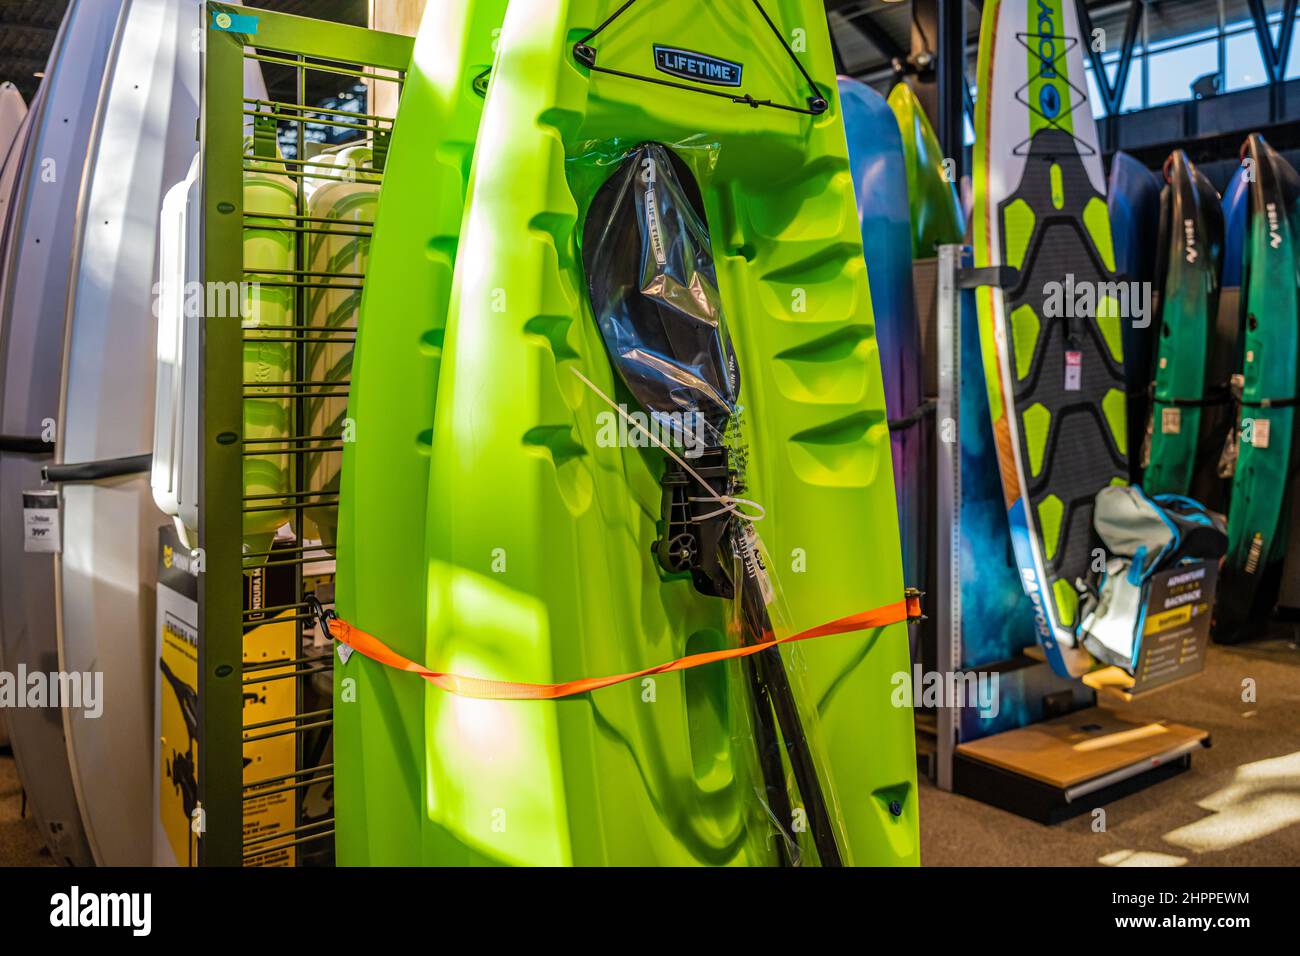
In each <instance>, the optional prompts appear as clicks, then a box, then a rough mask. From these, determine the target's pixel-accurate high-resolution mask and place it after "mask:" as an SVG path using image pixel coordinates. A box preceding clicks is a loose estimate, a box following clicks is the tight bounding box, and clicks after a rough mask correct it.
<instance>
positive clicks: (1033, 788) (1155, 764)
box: [953, 707, 1210, 823]
mask: <svg viewBox="0 0 1300 956" xmlns="http://www.w3.org/2000/svg"><path fill="white" fill-rule="evenodd" d="M1209 737H1210V735H1209V734H1208V733H1207V732H1206V731H1204V730H1199V729H1198V728H1195V727H1188V726H1185V725H1183V724H1175V723H1170V722H1166V721H1159V722H1154V723H1142V722H1136V721H1132V720H1127V719H1125V718H1123V717H1119V716H1117V715H1116V714H1114V713H1112V712H1110V711H1107V710H1103V709H1101V708H1099V707H1091V708H1088V709H1087V710H1081V711H1077V712H1075V713H1073V714H1069V715H1068V716H1066V717H1059V718H1057V719H1055V720H1049V721H1044V722H1043V723H1039V724H1032V725H1030V726H1028V727H1021V728H1019V729H1017V730H1009V731H1006V732H1005V733H1001V734H994V735H993V736H991V737H985V738H983V739H982V740H976V741H972V742H970V743H964V744H960V745H959V746H958V747H957V752H956V758H955V764H954V778H953V789H955V790H956V791H957V792H958V793H964V794H966V795H967V796H972V797H975V798H976V799H979V800H983V801H984V802H986V803H991V804H993V805H994V806H999V807H1002V808H1003V809H1006V810H1010V811H1011V812H1013V813H1018V814H1020V815H1021V816H1027V817H1030V818H1031V819H1036V820H1040V821H1042V822H1044V823H1055V822H1058V821H1059V820H1064V819H1066V818H1068V817H1071V816H1074V815H1076V814H1078V813H1082V812H1084V811H1085V810H1087V809H1090V808H1092V807H1096V806H1099V805H1101V804H1103V803H1106V802H1109V801H1110V800H1114V799H1118V798H1119V797H1121V796H1126V795H1127V794H1129V793H1132V792H1134V791H1135V790H1138V789H1141V788H1143V787H1146V786H1149V785H1150V784H1151V783H1154V782H1157V781H1158V780H1164V779H1166V778H1167V777H1170V776H1172V775H1173V774H1175V773H1179V772H1181V771H1183V770H1185V769H1187V767H1188V766H1190V765H1191V755H1192V754H1193V753H1194V752H1195V751H1197V750H1199V749H1200V748H1201V747H1203V746H1209ZM1085 797H1086V798H1087V799H1086V800H1084V799H1083V798H1085ZM1080 801H1082V802H1080Z"/></svg>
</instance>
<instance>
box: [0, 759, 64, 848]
mask: <svg viewBox="0 0 1300 956" xmlns="http://www.w3.org/2000/svg"><path fill="white" fill-rule="evenodd" d="M22 808H23V788H22V785H21V784H20V783H19V782H18V767H17V766H16V765H15V764H14V758H13V755H12V754H10V752H9V749H8V748H7V747H6V748H3V749H0V866H53V865H54V861H53V860H52V859H51V857H50V854H49V852H48V851H47V850H46V849H45V845H44V844H43V843H42V842H41V835H40V833H39V832H38V831H37V829H36V823H35V821H33V820H32V818H31V817H30V816H28V817H26V818H24V817H23V816H22Z"/></svg>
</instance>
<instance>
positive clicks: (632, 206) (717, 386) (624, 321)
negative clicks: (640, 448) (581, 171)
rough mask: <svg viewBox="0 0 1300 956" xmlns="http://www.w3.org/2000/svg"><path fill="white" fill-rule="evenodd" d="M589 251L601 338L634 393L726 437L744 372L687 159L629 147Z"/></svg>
mask: <svg viewBox="0 0 1300 956" xmlns="http://www.w3.org/2000/svg"><path fill="white" fill-rule="evenodd" d="M582 253H583V256H582V258H583V265H584V266H585V268H586V272H587V285H588V291H589V292H590V295H591V307H592V310H593V311H594V312H595V315H596V322H597V324H598V325H599V327H600V334H601V337H602V338H603V339H604V341H605V348H606V349H607V350H608V351H609V355H610V359H611V360H612V361H613V363H614V367H615V368H616V369H617V370H618V373H619V375H620V376H621V377H622V379H623V382H624V383H625V384H626V385H627V387H628V390H629V391H630V392H631V393H632V395H633V397H635V398H636V400H637V401H638V402H639V403H640V404H641V405H642V406H643V407H644V408H645V409H646V411H648V412H650V413H651V414H656V415H663V414H669V413H672V414H683V413H689V414H690V415H691V416H692V417H694V416H695V415H699V416H701V417H702V418H703V420H704V422H705V423H706V424H707V425H708V426H710V428H711V429H712V430H713V431H714V432H715V433H721V432H722V431H723V430H724V428H725V425H726V422H727V420H728V419H729V418H730V417H731V416H732V414H733V413H734V412H735V408H736V400H737V398H738V396H739V393H740V371H739V368H738V366H737V364H736V354H735V352H734V351H733V349H732V347H731V339H730V337H729V336H728V334H727V327H726V321H725V319H724V317H723V313H722V297H721V296H720V295H719V294H718V278H717V272H716V270H715V268H714V264H713V251H712V249H711V248H710V245H709V229H708V223H707V222H706V221H705V218H704V204H703V200H702V198H701V196H700V190H699V186H698V185H697V183H696V182H695V178H694V177H693V176H692V175H691V172H690V170H689V169H688V168H687V167H686V164H685V163H683V162H682V161H681V159H680V158H679V157H678V156H677V155H676V154H674V153H673V152H672V151H671V150H669V149H668V148H667V147H665V146H663V145H661V144H659V143H645V144H643V145H641V146H638V147H637V148H636V149H634V150H632V151H631V152H630V153H628V155H627V156H626V158H624V160H623V162H622V163H621V164H620V165H619V166H618V168H617V169H616V170H615V171H614V174H613V175H612V176H610V178H609V179H608V180H607V181H606V182H605V184H604V185H603V186H602V187H601V188H600V190H599V191H598V192H597V193H596V195H595V198H594V199H593V200H592V203H591V207H590V209H589V210H588V212H587V221H586V224H585V226H584V228H583V242H582ZM687 427H688V428H689V427H691V426H690V425H689V424H688V425H687Z"/></svg>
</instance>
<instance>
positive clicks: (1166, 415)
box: [1160, 408, 1183, 435]
mask: <svg viewBox="0 0 1300 956" xmlns="http://www.w3.org/2000/svg"><path fill="white" fill-rule="evenodd" d="M1182 430H1183V410H1182V409H1181V408H1162V409H1160V434H1162V435H1178V434H1181V433H1182Z"/></svg>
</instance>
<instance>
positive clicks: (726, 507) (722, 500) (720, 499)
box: [569, 366, 767, 523]
mask: <svg viewBox="0 0 1300 956" xmlns="http://www.w3.org/2000/svg"><path fill="white" fill-rule="evenodd" d="M569 370H570V371H571V372H573V374H574V375H576V376H578V379H579V380H580V381H581V382H582V383H583V384H584V385H586V386H587V387H588V388H589V389H591V390H592V391H593V392H595V393H596V394H597V395H599V396H600V397H601V398H602V399H603V400H604V402H605V404H606V405H608V406H609V407H610V408H612V409H614V411H616V412H618V413H619V415H621V416H622V418H623V420H624V421H625V422H627V423H628V424H629V425H631V426H632V427H633V428H635V429H636V430H637V431H639V432H641V433H642V434H644V435H645V436H646V437H647V438H649V439H650V441H652V442H653V443H654V444H656V445H658V446H659V447H660V448H662V449H663V450H664V451H665V452H666V453H667V454H668V455H669V456H670V457H671V458H672V459H673V461H675V462H677V464H679V465H681V466H682V468H684V469H686V472H687V473H688V474H689V475H690V476H691V477H692V478H694V479H695V480H696V481H698V482H699V483H700V485H701V486H702V487H703V488H704V490H705V491H707V492H708V493H709V494H708V497H707V498H689V499H687V500H689V501H716V502H717V503H718V504H720V505H722V507H721V508H719V509H718V510H717V511H710V512H709V513H708V514H706V515H699V516H698V517H696V518H695V519H694V520H696V521H704V520H705V519H707V518H716V517H717V516H718V515H721V514H727V513H728V512H730V513H731V514H733V515H735V516H736V517H737V518H739V519H740V520H741V521H749V522H751V523H752V522H754V521H762V520H763V519H764V518H766V517H767V509H766V508H764V507H763V506H762V505H760V504H759V503H758V502H757V501H754V500H753V499H752V498H736V497H733V496H732V495H719V494H717V493H715V492H714V490H713V488H712V487H711V486H710V485H709V483H708V482H707V481H705V480H704V479H703V478H701V477H700V475H699V473H698V472H697V471H696V470H695V469H694V468H692V467H691V466H690V465H688V464H687V463H686V461H685V459H683V458H682V456H681V455H679V454H677V452H675V451H673V450H672V449H671V448H669V447H668V446H667V445H665V444H664V443H663V442H662V441H660V440H659V438H658V437H657V436H656V435H654V434H653V433H652V432H651V431H650V430H649V429H648V428H646V427H645V426H644V425H642V424H641V423H640V422H638V421H636V420H634V419H633V418H632V416H631V415H629V414H628V413H627V412H626V411H625V410H624V408H623V406H621V405H619V404H618V403H617V402H615V401H614V400H613V399H612V398H610V397H609V396H608V395H606V394H605V393H604V392H603V391H601V390H600V387H599V386H598V385H597V384H596V383H595V382H593V381H592V380H591V379H589V378H587V376H585V375H583V374H582V373H581V372H579V371H578V370H577V369H576V368H574V367H573V366H569ZM737 505H748V506H750V507H751V508H755V509H757V511H758V514H746V513H745V512H743V511H741V510H740V509H739V508H738V507H736V506H737Z"/></svg>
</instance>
